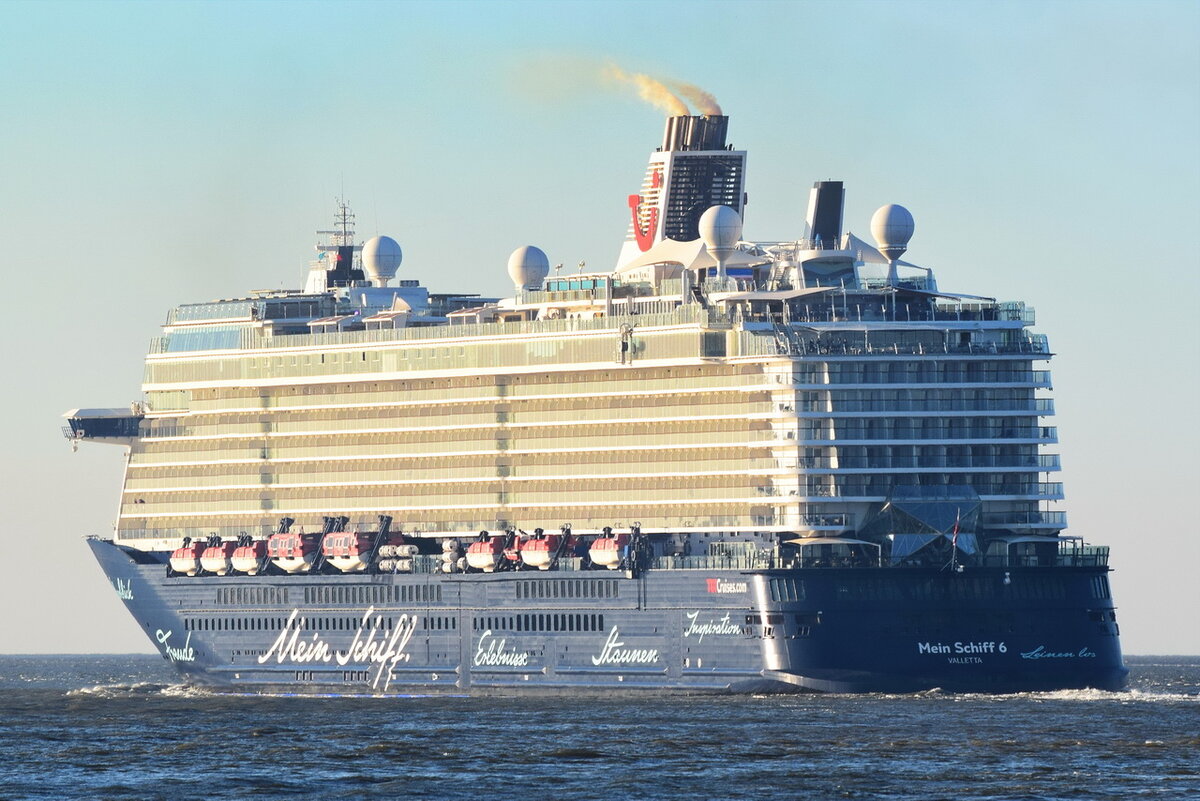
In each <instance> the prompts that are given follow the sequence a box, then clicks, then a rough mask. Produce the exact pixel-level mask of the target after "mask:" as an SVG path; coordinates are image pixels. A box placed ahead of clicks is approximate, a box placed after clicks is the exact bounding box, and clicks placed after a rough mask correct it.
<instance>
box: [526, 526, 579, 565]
mask: <svg viewBox="0 0 1200 801" xmlns="http://www.w3.org/2000/svg"><path fill="white" fill-rule="evenodd" d="M564 536H569V535H565V534H561V533H554V534H542V533H541V531H540V530H538V531H537V532H536V534H535V536H534V538H533V539H531V540H526V541H525V542H524V543H523V544H522V545H521V561H523V562H524V563H525V564H527V565H529V566H530V567H536V568H537V569H538V570H549V569H550V565H551V563H552V562H553V561H554V555H555V554H556V553H558V552H559V546H560V545H562V541H563V537H564ZM570 546H571V543H570V542H569V541H568V542H567V543H566V544H565V546H563V547H564V548H570Z"/></svg>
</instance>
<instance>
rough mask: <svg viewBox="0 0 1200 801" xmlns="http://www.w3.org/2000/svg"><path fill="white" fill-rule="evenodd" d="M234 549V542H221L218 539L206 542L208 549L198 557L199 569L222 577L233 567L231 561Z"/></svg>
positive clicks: (214, 538) (213, 538)
mask: <svg viewBox="0 0 1200 801" xmlns="http://www.w3.org/2000/svg"><path fill="white" fill-rule="evenodd" d="M236 549H237V543H236V542H223V541H222V540H221V539H220V538H219V537H212V538H210V539H209V541H208V547H207V548H205V549H204V553H202V554H201V555H200V567H202V568H203V569H204V570H205V571H206V572H209V573H216V574H217V575H218V576H223V575H225V574H226V573H228V572H229V569H230V568H231V567H232V566H233V565H232V564H231V560H232V559H233V552H234V551H235V550H236Z"/></svg>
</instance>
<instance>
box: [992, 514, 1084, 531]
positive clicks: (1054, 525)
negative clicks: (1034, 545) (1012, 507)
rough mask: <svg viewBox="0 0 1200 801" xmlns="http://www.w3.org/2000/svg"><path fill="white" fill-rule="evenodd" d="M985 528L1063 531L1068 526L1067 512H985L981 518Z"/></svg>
mask: <svg viewBox="0 0 1200 801" xmlns="http://www.w3.org/2000/svg"><path fill="white" fill-rule="evenodd" d="M979 522H980V524H981V525H982V526H984V527H985V528H1000V529H1008V530H1010V531H1025V530H1036V529H1045V530H1051V531H1061V530H1062V529H1064V528H1066V527H1067V513H1066V512H999V513H996V514H985V515H982V516H981V518H980V521H979Z"/></svg>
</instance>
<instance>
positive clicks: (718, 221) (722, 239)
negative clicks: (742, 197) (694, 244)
mask: <svg viewBox="0 0 1200 801" xmlns="http://www.w3.org/2000/svg"><path fill="white" fill-rule="evenodd" d="M697 227H698V228H699V229H700V239H702V240H703V241H704V247H705V248H707V249H708V253H709V255H710V256H712V257H713V258H714V259H716V260H717V274H718V275H721V276H724V274H725V260H726V259H728V258H729V257H730V256H732V255H733V251H734V250H736V249H737V243H738V240H739V239H741V238H742V217H741V215H740V214H738V213H737V212H736V211H734V210H733V209H731V208H730V207H729V206H710V207H709V208H708V210H707V211H705V212H704V213H703V214H701V215H700V222H699V224H698V226H697Z"/></svg>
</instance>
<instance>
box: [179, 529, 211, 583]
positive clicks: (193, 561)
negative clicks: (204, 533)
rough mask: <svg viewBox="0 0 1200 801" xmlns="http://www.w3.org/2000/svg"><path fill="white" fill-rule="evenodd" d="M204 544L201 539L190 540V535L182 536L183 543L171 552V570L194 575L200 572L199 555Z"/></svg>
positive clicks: (202, 551)
mask: <svg viewBox="0 0 1200 801" xmlns="http://www.w3.org/2000/svg"><path fill="white" fill-rule="evenodd" d="M205 547H206V545H205V543H204V542H203V541H202V540H197V541H195V542H193V541H192V538H191V537H184V538H183V545H181V546H180V547H178V548H176V549H175V550H174V551H173V552H172V553H171V570H173V571H174V572H176V573H184V574H187V575H189V576H194V575H196V574H197V573H198V572H200V556H201V554H203V553H204V549H205Z"/></svg>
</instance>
